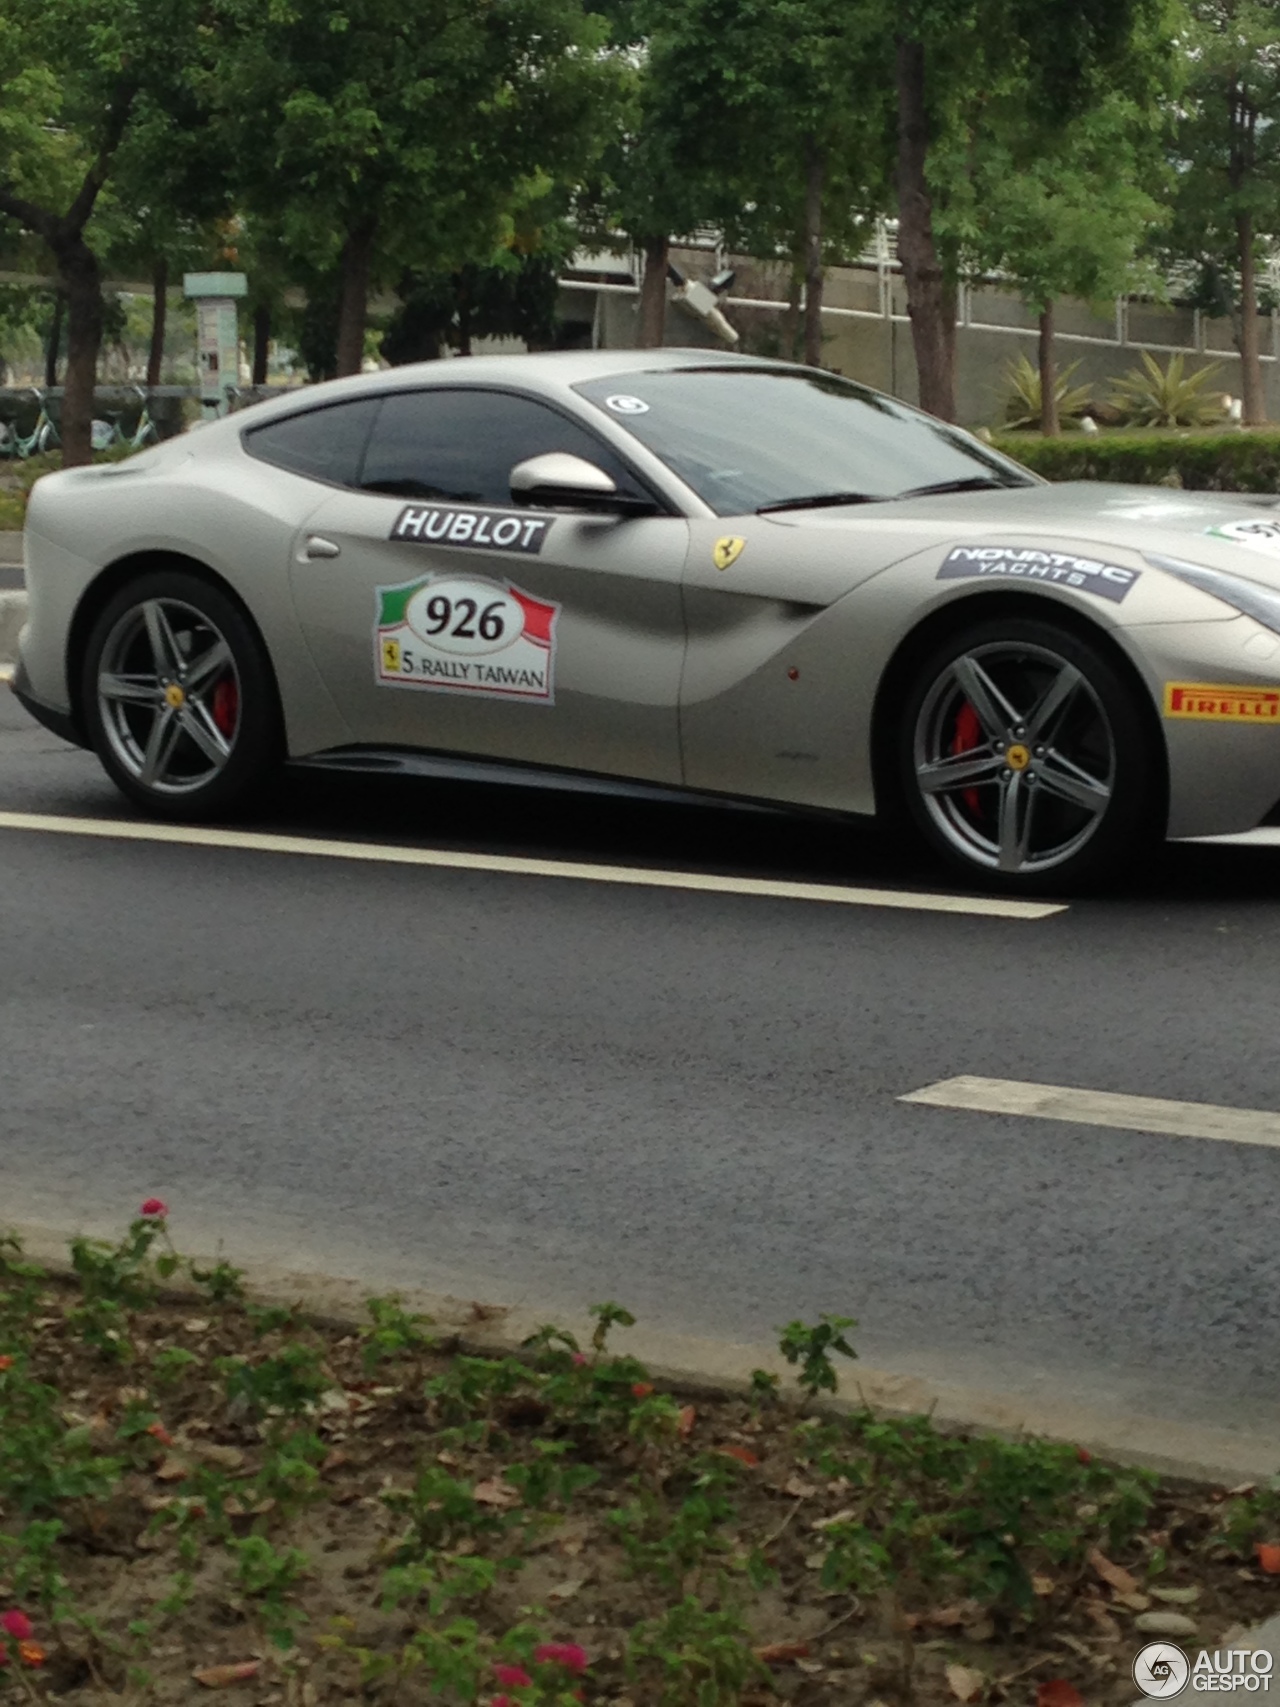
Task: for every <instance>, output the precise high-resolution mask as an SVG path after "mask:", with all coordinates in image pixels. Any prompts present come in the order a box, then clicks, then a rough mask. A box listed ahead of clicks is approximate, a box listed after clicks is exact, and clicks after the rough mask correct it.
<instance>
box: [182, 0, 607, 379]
mask: <svg viewBox="0 0 1280 1707" xmlns="http://www.w3.org/2000/svg"><path fill="white" fill-rule="evenodd" d="M214 5H215V7H216V11H217V16H218V21H219V28H220V32H221V36H220V52H219V58H218V67H217V90H216V93H215V92H214V91H212V90H211V98H217V99H218V100H219V101H220V103H221V123H220V131H221V134H222V136H223V138H224V141H225V145H226V146H227V147H228V149H229V150H230V152H231V153H232V155H233V157H234V158H235V159H236V160H237V161H238V162H240V165H241V169H242V182H241V195H242V198H243V201H244V203H245V205H246V208H247V210H248V211H249V212H250V213H251V214H252V215H254V216H255V217H256V218H257V219H258V220H259V221H262V222H266V223H271V224H274V225H275V226H276V227H277V229H278V232H279V236H280V240H281V242H282V244H283V246H284V247H285V249H286V250H287V251H288V252H289V253H290V254H291V255H292V256H293V257H294V258H295V260H298V261H301V262H302V263H303V264H304V265H305V266H307V267H308V268H310V269H311V270H312V271H313V272H314V273H316V274H320V275H324V274H332V275H333V278H334V283H335V291H334V294H335V297H336V304H337V327H336V349H335V361H334V367H335V370H336V372H338V373H339V374H347V373H355V372H358V371H359V368H360V364H361V360H362V358H363V355H364V339H365V322H366V318H367V310H368V301H369V295H370V290H371V288H372V285H373V284H374V282H375V280H377V279H378V278H380V277H381V278H386V277H392V278H394V277H398V276H399V274H400V273H401V271H402V270H403V268H404V267H406V266H410V267H413V266H419V267H422V266H426V267H432V266H435V267H438V266H440V265H442V264H448V263H449V262H451V261H456V262H461V261H462V260H465V259H468V258H470V257H471V256H472V255H473V254H475V253H476V252H477V251H479V253H481V254H488V253H489V252H490V251H491V249H492V247H493V244H494V242H495V240H496V237H497V235H498V231H499V228H500V225H501V219H502V215H503V213H504V211H505V210H506V209H507V207H508V206H509V204H510V203H511V201H512V199H513V198H518V196H519V194H520V191H521V187H522V186H524V185H526V184H527V183H528V181H529V180H530V179H532V178H536V177H538V176H539V175H540V174H547V175H549V176H552V177H556V176H560V175H565V174H570V175H571V174H573V173H574V172H575V171H577V170H579V169H581V167H582V166H583V164H584V163H585V161H586V160H588V159H589V158H590V156H591V154H592V152H593V151H594V149H595V148H596V147H597V146H598V145H599V129H600V126H601V123H602V121H603V118H604V115H605V113H606V112H607V97H608V92H609V89H610V87H611V82H612V75H613V74H612V69H611V67H610V65H609V62H608V61H607V59H605V58H603V57H602V56H601V55H600V54H599V52H598V51H597V50H598V49H599V47H600V46H601V44H602V41H603V25H602V24H601V23H600V21H599V20H595V19H592V18H591V17H590V16H589V15H587V14H584V13H583V11H582V10H581V8H580V6H579V4H578V3H577V0H504V3H503V4H496V3H493V0H485V3H483V4H476V3H475V0H427V3H425V4H424V5H422V6H419V7H416V8H410V9H407V8H406V7H405V6H404V4H403V0H319V3H313V4H309V5H303V4H300V3H295V0H271V3H270V4H269V5H268V6H267V7H266V8H265V13H264V8H263V6H262V4H261V0H214ZM282 184H283V185H286V186H287V195H285V196H284V197H283V198H282V196H281V186H282Z"/></svg>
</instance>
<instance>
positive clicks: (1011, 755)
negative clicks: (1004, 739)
mask: <svg viewBox="0 0 1280 1707" xmlns="http://www.w3.org/2000/svg"><path fill="white" fill-rule="evenodd" d="M1004 762H1005V764H1007V765H1008V767H1009V769H1010V770H1011V771H1024V770H1026V768H1027V766H1028V765H1029V764H1030V763H1031V748H1030V747H1024V746H1023V745H1022V744H1021V742H1015V744H1014V745H1013V746H1012V747H1009V748H1008V749H1007V750H1006V752H1005V755H1004Z"/></svg>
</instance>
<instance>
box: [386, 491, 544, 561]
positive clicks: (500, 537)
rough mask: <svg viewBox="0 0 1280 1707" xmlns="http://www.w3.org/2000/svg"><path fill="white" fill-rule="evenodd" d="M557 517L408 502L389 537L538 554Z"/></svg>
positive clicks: (455, 505)
mask: <svg viewBox="0 0 1280 1707" xmlns="http://www.w3.org/2000/svg"><path fill="white" fill-rule="evenodd" d="M554 523H555V517H554V516H536V515H534V516H531V515H530V514H529V512H528V511H527V510H471V509H465V508H464V507H463V506H461V505H459V504H406V505H405V507H404V509H403V510H401V512H400V514H399V515H398V516H397V517H396V519H395V523H394V525H393V527H392V529H391V533H390V535H389V537H390V538H391V539H404V540H410V541H411V542H412V543H413V544H415V545H445V546H457V545H460V546H464V547H467V548H469V549H471V550H472V551H520V552H524V553H525V554H526V555H528V556H530V557H536V556H537V555H538V553H539V552H540V551H541V550H542V547H543V544H544V543H545V541H546V537H547V535H548V534H549V533H550V531H551V529H552V527H553V525H554Z"/></svg>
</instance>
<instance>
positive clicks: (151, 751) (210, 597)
mask: <svg viewBox="0 0 1280 1707" xmlns="http://www.w3.org/2000/svg"><path fill="white" fill-rule="evenodd" d="M82 693H83V701H82V703H83V705H84V709H85V721H86V723H87V726H88V732H89V736H90V739H91V740H92V743H93V746H94V749H95V751H96V752H97V754H98V757H99V758H100V759H101V761H102V764H103V766H104V767H105V769H106V771H107V773H108V775H109V776H110V777H111V779H112V780H113V782H115V784H116V786H117V787H118V788H119V789H120V790H121V792H122V793H123V794H125V795H126V796H127V797H128V798H129V799H130V800H131V801H133V802H134V804H135V805H138V806H141V807H142V808H143V809H144V810H145V811H147V812H150V813H152V814H154V815H156V816H158V817H163V818H174V819H198V818H203V817H209V816H214V815H218V814H224V813H227V812H233V811H235V810H237V809H238V808H240V807H242V806H244V805H245V804H247V803H248V802H249V800H250V799H251V798H252V796H253V795H254V794H255V793H256V792H257V791H258V790H259V788H260V787H261V785H262V783H263V782H264V781H265V780H266V778H267V776H268V775H269V774H270V772H271V771H272V770H273V769H274V768H275V766H276V764H277V763H278V761H279V759H280V757H281V755H282V745H283V743H282V741H281V738H280V719H279V713H278V709H277V701H276V693H275V684H274V681H273V678H272V675H271V667H270V664H269V662H268V660H267V655H266V652H265V649H264V647H263V644H262V641H261V639H260V638H259V636H258V633H257V631H256V630H255V629H254V627H253V626H252V624H251V623H250V622H249V620H248V618H247V617H246V616H245V615H244V613H243V612H242V611H241V610H240V608H239V607H238V606H237V605H236V604H235V603H233V602H232V600H231V599H229V598H228V597H227V596H226V594H225V593H223V592H221V591H219V589H218V588H216V587H213V586H210V585H209V584H208V583H207V582H206V581H203V580H201V579H200V577H199V576H196V575H192V574H189V573H187V572H185V571H183V570H180V569H176V568H175V569H174V570H172V571H166V570H161V571H158V572H156V573H154V574H150V575H144V576H142V577H140V578H139V579H138V580H137V581H133V582H131V583H130V584H129V585H128V586H126V587H123V588H122V589H121V590H120V591H119V592H118V593H117V594H116V595H115V597H114V598H113V599H112V600H111V601H110V603H109V604H108V605H107V606H106V608H105V610H104V611H103V612H102V614H101V616H100V617H99V618H98V620H97V622H96V623H95V624H94V628H93V632H92V634H91V635H90V637H89V644H88V647H87V649H86V653H85V662H84V674H83V679H82Z"/></svg>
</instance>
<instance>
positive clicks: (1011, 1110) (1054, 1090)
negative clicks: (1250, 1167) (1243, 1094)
mask: <svg viewBox="0 0 1280 1707" xmlns="http://www.w3.org/2000/svg"><path fill="white" fill-rule="evenodd" d="M898 1101H899V1102H923V1103H929V1104H931V1105H932V1106H933V1107H934V1108H959V1109H967V1110H972V1111H974V1112H976V1113H978V1114H1017V1115H1022V1116H1024V1117H1027V1118H1030V1119H1033V1120H1064V1121H1068V1122H1070V1123H1072V1124H1074V1125H1077V1126H1111V1127H1115V1128H1118V1129H1119V1130H1120V1131H1123V1132H1155V1133H1160V1134H1163V1135H1166V1136H1168V1137H1171V1138H1209V1139H1213V1140H1216V1141H1218V1142H1220V1143H1224V1144H1261V1145H1264V1146H1266V1148H1268V1149H1272V1150H1280V1114H1274V1113H1272V1112H1271V1111H1270V1110H1268V1109H1264V1108H1224V1107H1222V1106H1220V1105H1219V1104H1217V1103H1212V1102H1172V1101H1167V1100H1166V1099H1165V1098H1164V1097H1137V1096H1125V1095H1123V1094H1122V1093H1120V1092H1118V1091H1088V1090H1080V1089H1077V1088H1075V1087H1073V1086H1070V1085H1036V1084H1028V1083H1025V1082H1024V1081H1022V1080H1020V1079H980V1078H976V1077H974V1076H972V1075H971V1074H968V1073H965V1074H962V1075H961V1076H960V1077H959V1078H955V1079H940V1080H939V1081H938V1083H937V1084H936V1085H926V1086H925V1087H924V1089H923V1090H919V1091H909V1092H908V1093H907V1094H906V1095H905V1096H901V1097H899V1098H898Z"/></svg>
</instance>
